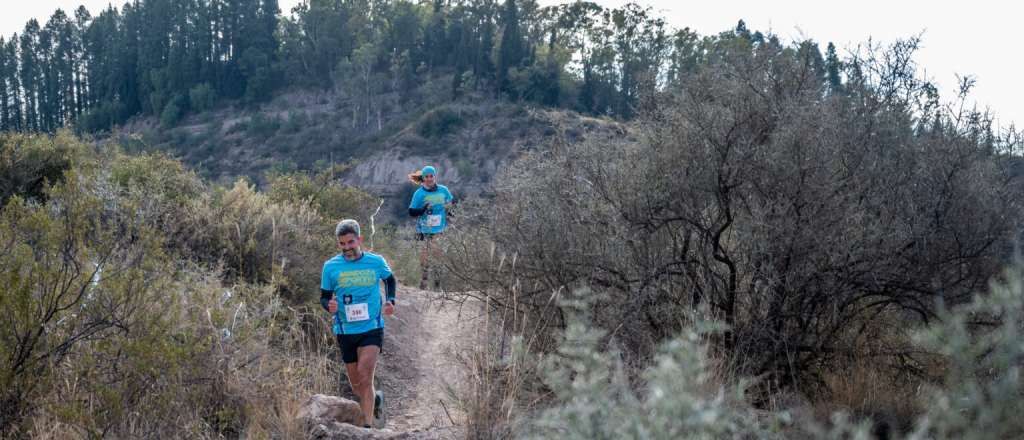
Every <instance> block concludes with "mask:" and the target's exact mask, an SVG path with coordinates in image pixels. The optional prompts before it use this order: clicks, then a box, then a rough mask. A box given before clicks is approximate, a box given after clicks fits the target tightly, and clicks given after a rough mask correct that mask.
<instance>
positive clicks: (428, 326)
mask: <svg viewBox="0 0 1024 440" xmlns="http://www.w3.org/2000/svg"><path fill="white" fill-rule="evenodd" d="M396 298H397V307H396V308H395V314H394V315H393V316H389V317H385V324H386V329H385V331H384V350H383V354H382V355H381V360H380V362H379V363H378V364H377V374H376V376H377V381H376V385H377V389H382V390H384V392H385V393H386V396H387V402H386V407H387V408H388V424H387V427H386V428H385V429H384V430H381V431H367V430H365V429H362V428H357V427H355V426H351V425H342V424H332V426H328V427H327V428H328V429H327V430H326V431H321V432H317V433H315V434H314V437H319V438H335V439H342V438H405V439H456V438H459V437H461V436H460V435H459V427H458V426H457V423H458V422H459V420H460V417H461V413H460V412H459V409H458V404H457V402H456V400H455V399H456V398H457V397H456V395H455V394H454V392H453V391H454V389H455V387H458V386H459V384H460V382H461V381H462V379H463V378H464V377H465V374H466V367H465V366H464V365H462V364H461V363H460V362H459V361H458V360H457V357H456V356H455V355H454V353H456V352H458V351H459V350H460V349H462V348H465V347H467V346H469V345H471V344H472V343H473V342H474V338H475V334H476V332H475V330H474V328H475V326H476V325H477V313H478V310H479V309H474V310H468V309H470V308H472V307H470V306H465V307H462V308H461V309H460V308H458V307H453V306H442V305H441V303H440V302H439V301H432V300H431V295H430V293H429V292H425V291H422V290H419V289H415V288H411V287H406V286H402V285H399V286H398V292H397V296H396ZM343 382H344V383H343V384H342V385H341V390H340V392H339V393H340V394H339V395H340V396H341V397H345V398H349V399H354V395H353V394H352V392H351V389H350V387H349V385H348V382H347V380H345V381H343Z"/></svg>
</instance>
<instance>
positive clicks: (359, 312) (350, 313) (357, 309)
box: [345, 303, 370, 322]
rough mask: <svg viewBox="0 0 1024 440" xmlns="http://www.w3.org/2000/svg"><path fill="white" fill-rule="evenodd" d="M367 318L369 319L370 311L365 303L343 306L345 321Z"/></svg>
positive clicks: (364, 319)
mask: <svg viewBox="0 0 1024 440" xmlns="http://www.w3.org/2000/svg"><path fill="white" fill-rule="evenodd" d="M367 319H370V312H369V310H367V308H366V303H362V304H348V305H346V306H345V321H346V322H356V321H366V320H367Z"/></svg>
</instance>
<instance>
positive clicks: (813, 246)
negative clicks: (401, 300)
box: [446, 39, 1018, 400]
mask: <svg viewBox="0 0 1024 440" xmlns="http://www.w3.org/2000/svg"><path fill="white" fill-rule="evenodd" d="M916 44H917V40H916V39H911V40H908V41H901V42H898V43H897V44H895V45H894V46H892V47H890V48H888V49H887V50H878V49H877V48H875V49H873V50H870V51H868V52H867V54H866V55H860V56H857V57H854V58H853V59H851V60H849V61H848V62H847V63H846V66H847V72H846V74H847V77H848V81H847V83H846V84H845V85H844V87H843V88H842V90H835V89H831V88H829V87H828V85H827V84H826V81H824V79H823V78H824V75H823V73H822V72H821V70H820V69H821V66H820V64H818V63H815V62H813V61H814V60H813V59H812V58H813V55H811V53H812V51H804V50H799V48H798V47H794V48H790V47H781V46H778V45H777V44H774V43H772V42H766V43H764V44H762V45H760V46H759V47H758V48H757V49H756V50H754V51H753V52H752V54H751V55H750V56H749V57H742V58H740V59H736V60H729V61H725V62H722V63H721V64H718V65H714V66H710V67H709V68H707V69H704V70H702V71H701V72H700V73H698V74H695V75H692V76H690V77H687V78H686V79H685V80H684V81H683V85H682V86H681V88H679V89H674V90H670V91H666V92H664V93H661V94H659V95H656V96H653V97H651V98H650V99H649V100H648V101H647V103H646V105H645V106H644V107H643V108H642V109H641V110H642V117H641V118H640V120H639V121H638V122H637V123H636V124H632V125H629V126H628V127H627V129H626V130H627V131H626V136H622V137H620V138H600V139H597V138H590V139H587V140H585V141H583V142H579V143H567V142H566V141H565V139H564V137H561V136H556V137H555V139H554V140H553V142H552V144H551V147H550V148H549V149H545V150H542V151H536V152H532V153H529V154H525V155H523V157H521V158H520V159H519V160H518V161H517V162H516V163H515V164H514V165H513V166H511V167H509V168H508V169H506V170H505V171H504V172H503V173H502V175H501V177H500V178H499V179H497V181H496V182H497V183H495V184H494V187H493V193H494V198H493V199H492V200H489V201H488V202H487V203H486V204H480V205H477V206H476V207H475V208H474V209H463V215H462V216H461V217H462V218H463V220H464V221H463V222H462V223H463V224H473V225H478V226H479V227H478V228H468V227H463V228H462V231H460V232H459V233H458V234H457V237H456V238H454V239H450V240H448V242H449V243H450V245H449V250H448V251H447V254H446V255H447V256H446V260H447V266H448V267H447V268H446V270H447V271H448V272H449V274H450V276H451V277H452V278H453V279H455V280H457V282H458V283H459V284H460V286H468V287H470V289H467V292H469V293H466V294H464V295H462V297H463V298H465V297H466V296H481V297H486V298H483V299H485V300H486V302H487V304H489V305H490V306H491V307H492V311H494V313H495V314H497V315H499V316H502V317H503V318H504V319H505V321H506V323H505V325H506V328H520V329H523V330H522V331H523V332H524V333H525V337H526V339H527V340H535V341H537V343H536V345H535V346H534V347H531V348H532V349H535V350H539V351H541V352H551V351H552V350H553V349H554V348H555V346H556V344H554V341H555V338H556V337H557V335H559V334H560V333H561V330H562V329H564V328H565V326H566V325H567V324H568V323H569V322H570V321H569V320H568V319H567V316H566V312H565V311H564V310H563V309H561V308H559V307H556V306H555V303H556V302H557V301H555V300H554V299H555V298H556V297H558V296H560V295H562V294H564V293H565V292H567V291H572V290H574V289H577V288H579V287H589V288H590V289H591V292H592V295H593V297H594V298H593V300H592V305H593V314H594V322H593V324H594V325H596V326H598V327H599V328H601V329H604V330H606V331H608V332H609V333H613V334H614V335H615V338H616V340H617V341H619V347H620V348H621V350H622V353H623V356H624V358H625V359H626V360H627V362H629V363H632V364H634V365H637V366H641V367H642V366H646V365H650V363H651V362H652V361H653V356H654V354H655V348H656V347H657V346H658V345H659V343H660V342H661V341H664V340H667V339H668V338H670V337H672V336H674V335H677V334H679V333H680V331H682V329H684V328H686V326H687V325H688V322H689V319H688V318H687V316H688V315H689V314H690V313H691V312H692V311H694V310H707V314H708V315H709V318H711V319H713V320H716V321H720V322H722V323H724V324H725V325H726V329H727V330H725V331H723V332H721V333H720V334H719V335H718V336H717V337H716V338H715V339H714V340H713V341H712V351H714V352H715V353H716V356H721V357H724V358H725V359H727V360H728V362H729V364H730V365H731V366H732V369H733V370H734V371H735V372H736V373H737V374H739V375H740V376H747V377H757V378H759V379H761V380H760V382H759V383H761V384H766V385H767V387H769V388H765V389H779V388H787V389H797V390H802V391H812V390H813V388H814V387H818V386H820V383H821V381H820V379H819V378H818V374H819V373H820V372H821V371H823V370H827V369H828V368H830V367H829V365H832V364H833V363H836V362H841V361H842V360H843V359H845V358H846V357H849V356H854V355H859V354H864V352H861V351H856V350H862V349H863V347H865V346H867V353H866V355H868V356H879V357H880V358H885V359H896V360H895V361H894V362H892V363H891V365H892V366H894V367H895V368H899V369H902V370H905V371H907V372H910V373H914V368H916V366H919V365H921V363H920V362H918V361H916V360H915V359H914V357H915V356H916V355H915V353H914V352H913V350H906V351H899V352H893V351H892V350H893V348H892V347H888V346H882V345H879V344H874V345H872V340H870V339H869V336H868V335H867V334H866V332H867V330H868V329H871V328H872V325H871V324H872V323H874V322H876V321H878V320H882V319H884V320H885V321H886V322H888V323H890V324H894V325H895V326H897V327H900V328H909V327H910V326H911V324H916V323H921V322H928V321H930V320H932V319H934V317H935V316H936V310H937V309H936V304H938V303H939V302H941V303H944V304H947V305H955V304H960V303H963V302H964V301H966V300H968V299H969V298H970V297H971V295H972V294H973V293H975V292H979V291H981V290H982V289H983V288H984V287H985V283H986V282H987V280H988V279H989V278H990V277H991V276H993V275H994V274H995V273H997V270H998V268H999V267H1001V266H1002V265H1003V264H1005V256H1006V255H1007V253H1008V249H1011V248H1012V239H1013V237H1014V235H1013V231H1014V230H1015V228H1016V225H1017V219H1018V215H1017V214H1018V212H1017V208H1016V206H1015V204H1014V202H1013V200H1012V199H1011V198H1010V197H1009V191H1008V190H1007V188H1008V181H1007V178H1006V173H1005V172H1004V170H1005V169H1006V167H1005V166H1004V165H1005V164H1004V161H1007V160H1008V158H1007V157H1006V156H1005V155H1004V154H1003V152H1002V151H1000V150H999V149H998V148H996V145H995V143H994V142H993V137H992V136H990V135H986V133H989V132H990V129H989V126H988V125H986V124H988V123H989V122H988V119H987V118H986V117H984V115H979V114H976V113H972V114H969V115H965V114H959V115H948V114H941V113H935V112H933V111H932V110H929V109H933V108H934V106H930V107H929V106H926V107H922V106H921V105H920V102H924V101H927V99H928V98H929V97H930V96H931V95H930V94H929V92H930V90H931V89H930V88H929V87H927V85H926V84H925V83H922V82H921V81H918V80H917V79H916V77H915V76H914V75H915V72H914V69H913V63H912V62H910V55H911V54H912V53H913V49H914V48H915V47H916ZM923 100H924V101H923ZM922 109H923V110H922ZM456 295H460V294H456ZM512 319H518V320H528V321H529V322H530V324H529V325H513V324H512V323H511V322H510V320H512ZM897 331H898V330H897ZM886 356H888V357H886ZM754 397H755V400H756V399H757V398H758V397H757V396H754Z"/></svg>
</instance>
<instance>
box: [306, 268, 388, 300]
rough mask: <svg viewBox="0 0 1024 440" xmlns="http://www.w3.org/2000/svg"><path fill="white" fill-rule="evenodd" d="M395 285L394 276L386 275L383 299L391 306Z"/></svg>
mask: <svg viewBox="0 0 1024 440" xmlns="http://www.w3.org/2000/svg"><path fill="white" fill-rule="evenodd" d="M395 284H396V283H395V275H394V274H391V275H388V277H387V278H385V279H384V298H386V299H387V301H391V304H392V305H394V304H395ZM322 301H323V300H321V302H322Z"/></svg>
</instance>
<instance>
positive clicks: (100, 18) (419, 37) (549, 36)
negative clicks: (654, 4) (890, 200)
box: [0, 0, 840, 132]
mask: <svg viewBox="0 0 1024 440" xmlns="http://www.w3.org/2000/svg"><path fill="white" fill-rule="evenodd" d="M291 12H292V14H287V13H282V11H281V10H280V8H279V6H278V4H277V1H276V0H132V1H130V2H126V3H125V4H124V5H123V6H121V7H120V8H119V9H118V8H115V7H109V8H108V9H106V10H103V11H99V12H98V13H97V14H94V13H92V12H90V11H88V10H87V9H85V8H84V7H79V8H78V9H77V10H75V11H73V12H72V13H70V14H69V13H67V12H65V11H63V10H59V9H58V10H57V11H55V12H54V13H53V15H52V16H51V17H50V18H49V20H47V21H46V23H45V24H41V23H39V22H38V21H36V20H30V21H29V22H28V23H26V25H25V28H24V29H23V30H22V31H21V32H18V33H14V34H13V35H10V36H8V37H7V38H0V48H2V49H3V50H0V127H2V129H3V130H5V131H43V132H52V131H55V130H57V129H59V128H61V127H74V128H76V129H78V130H80V131H83V132H96V131H103V130H108V129H110V128H112V127H115V126H117V125H120V124H122V123H124V122H125V121H126V120H128V118H130V117H132V116H135V115H153V116H156V117H158V118H160V119H161V121H163V122H171V123H172V124H173V122H175V121H177V120H178V119H180V118H181V117H182V116H183V115H184V114H185V113H186V112H188V111H190V110H193V111H197V112H202V111H205V110H209V109H210V108H211V107H213V106H215V105H218V103H221V102H227V101H225V100H231V102H237V103H241V104H242V105H251V104H256V103H260V102H265V101H269V100H270V98H271V97H272V94H273V93H274V92H275V91H276V90H280V89H288V88H306V89H313V88H328V87H334V86H343V87H344V88H345V89H346V91H348V92H349V93H350V94H351V95H352V97H353V98H354V99H357V100H361V99H367V100H368V99H369V98H370V97H371V96H373V95H376V94H381V93H397V94H409V93H410V91H412V90H414V89H415V88H416V87H417V86H418V85H420V84H422V83H423V82H424V81H425V79H427V78H431V77H433V78H437V77H439V76H441V75H451V77H452V84H451V90H452V99H455V98H457V97H458V96H459V95H460V94H462V93H465V92H466V91H475V92H484V93H489V94H492V96H493V97H494V98H497V99H507V100H512V101H520V102H524V101H525V102H533V103H537V104H539V105H545V106H551V107H557V108H566V109H572V110H575V111H578V112H580V113H584V114H593V115H603V116H608V117H612V118H614V119H618V120H629V119H631V118H632V117H633V116H634V115H635V112H636V110H635V109H636V105H637V103H638V101H639V99H641V97H642V96H643V95H644V93H645V91H653V90H655V89H663V88H665V87H671V86H672V85H673V84H676V83H677V82H678V78H680V77H681V76H682V75H684V74H686V73H692V72H695V71H697V70H699V69H701V67H702V66H707V65H708V64H709V62H712V61H713V60H714V59H716V58H722V57H730V56H743V55H744V54H746V55H749V54H751V53H752V52H753V51H754V49H755V48H756V47H757V45H759V44H762V43H764V42H765V41H766V39H770V38H772V37H766V36H765V35H762V34H761V33H760V32H753V33H752V32H751V31H749V30H748V29H747V28H746V27H745V26H744V24H743V22H742V21H741V22H740V23H739V25H738V26H737V27H736V28H735V29H733V30H730V31H728V32H723V33H721V34H719V35H716V36H706V37H702V36H700V35H697V34H696V33H694V32H692V31H690V30H689V29H682V30H674V29H671V28H669V27H668V26H667V25H666V23H665V21H664V20H663V19H662V18H660V17H658V16H656V14H655V13H654V12H653V11H652V10H651V9H650V8H645V7H642V6H639V5H637V4H635V3H634V4H629V5H626V6H624V7H622V8H620V9H605V8H602V7H600V6H598V5H596V4H594V3H590V2H583V1H576V2H574V3H566V4H561V5H557V6H548V7H541V6H539V5H538V4H537V2H536V1H535V0H505V1H504V2H501V1H500V0H420V1H415V2H414V1H409V0H308V1H306V2H303V3H302V4H301V5H299V6H297V7H296V8H294V10H293V11H291ZM807 44H808V45H809V46H810V47H809V49H813V50H814V51H815V53H816V57H815V59H817V60H820V61H821V62H820V63H819V65H820V66H819V67H820V71H821V73H822V74H821V77H822V79H823V80H829V81H835V82H836V83H837V84H838V81H839V80H840V78H839V77H838V74H833V72H838V71H839V66H838V64H837V63H838V58H836V57H835V56H834V51H833V52H832V56H830V57H828V58H827V59H826V58H825V57H822V56H821V55H820V51H819V50H818V48H817V45H815V44H813V43H811V42H808V43H807ZM828 62H831V63H832V64H833V65H827V64H828Z"/></svg>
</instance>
